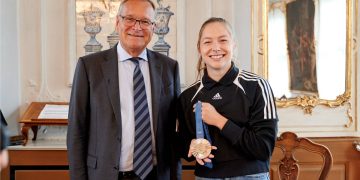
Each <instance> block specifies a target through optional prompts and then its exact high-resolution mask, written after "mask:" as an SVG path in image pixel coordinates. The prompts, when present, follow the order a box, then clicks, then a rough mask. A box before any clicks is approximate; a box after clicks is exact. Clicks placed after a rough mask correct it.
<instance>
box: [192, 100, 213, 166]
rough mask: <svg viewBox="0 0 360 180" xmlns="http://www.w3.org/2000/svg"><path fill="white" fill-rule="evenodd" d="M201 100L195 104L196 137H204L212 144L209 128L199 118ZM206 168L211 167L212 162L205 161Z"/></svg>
mask: <svg viewBox="0 0 360 180" xmlns="http://www.w3.org/2000/svg"><path fill="white" fill-rule="evenodd" d="M201 113H202V111H201V101H198V102H197V103H196V105H195V121H196V138H197V139H200V138H201V139H206V140H208V141H209V142H210V144H212V142H211V137H210V135H209V129H208V127H207V125H206V124H205V123H204V122H203V120H202V118H201ZM204 166H206V167H208V168H210V169H211V168H212V167H213V164H212V163H211V162H210V163H208V162H205V165H204Z"/></svg>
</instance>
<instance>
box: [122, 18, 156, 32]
mask: <svg viewBox="0 0 360 180" xmlns="http://www.w3.org/2000/svg"><path fill="white" fill-rule="evenodd" d="M119 16H120V17H121V18H122V19H123V21H124V24H125V25H126V26H134V25H135V24H136V23H137V22H139V24H140V27H141V28H142V29H149V28H150V27H151V26H152V25H153V24H154V23H153V22H151V21H150V20H148V19H135V18H132V17H128V16H121V15H119Z"/></svg>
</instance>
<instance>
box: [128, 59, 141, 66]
mask: <svg viewBox="0 0 360 180" xmlns="http://www.w3.org/2000/svg"><path fill="white" fill-rule="evenodd" d="M129 60H130V61H131V62H133V63H134V64H135V65H136V66H138V65H139V61H140V60H141V58H139V57H132V58H129Z"/></svg>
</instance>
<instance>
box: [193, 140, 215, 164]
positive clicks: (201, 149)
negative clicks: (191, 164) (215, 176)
mask: <svg viewBox="0 0 360 180" xmlns="http://www.w3.org/2000/svg"><path fill="white" fill-rule="evenodd" d="M190 149H191V150H192V155H193V156H194V157H196V158H198V159H204V158H206V157H208V156H209V155H210V153H211V144H210V142H209V141H208V140H206V139H202V138H201V139H195V140H194V141H192V142H191V144H190Z"/></svg>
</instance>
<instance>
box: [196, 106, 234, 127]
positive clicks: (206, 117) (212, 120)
mask: <svg viewBox="0 0 360 180" xmlns="http://www.w3.org/2000/svg"><path fill="white" fill-rule="evenodd" d="M194 111H195V105H194ZM201 118H202V119H203V121H204V122H205V123H206V124H209V125H213V126H216V127H218V128H219V129H220V130H221V129H222V128H223V127H224V125H225V123H226V122H227V121H228V120H227V119H226V118H225V117H224V116H222V115H221V114H219V113H218V112H217V111H216V109H215V108H214V106H213V105H211V104H210V103H206V102H201Z"/></svg>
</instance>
